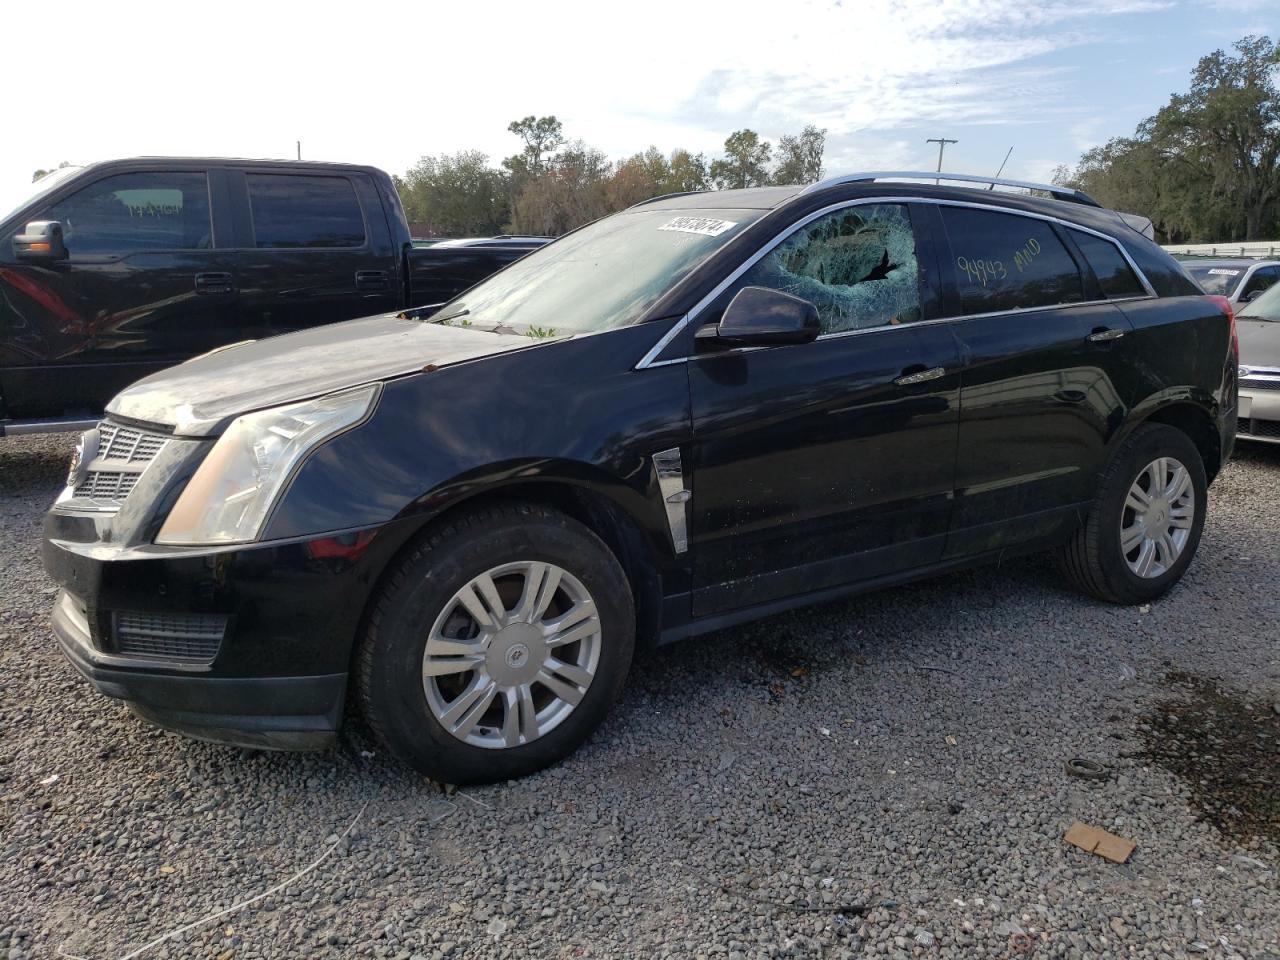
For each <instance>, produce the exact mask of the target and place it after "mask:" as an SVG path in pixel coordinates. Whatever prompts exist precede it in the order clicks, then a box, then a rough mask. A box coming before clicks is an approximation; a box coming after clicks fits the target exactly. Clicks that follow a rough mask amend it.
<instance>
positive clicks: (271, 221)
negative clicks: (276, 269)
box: [245, 173, 364, 249]
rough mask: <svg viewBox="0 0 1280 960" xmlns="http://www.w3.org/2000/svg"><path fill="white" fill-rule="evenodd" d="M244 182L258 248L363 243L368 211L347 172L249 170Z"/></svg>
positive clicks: (328, 246)
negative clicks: (364, 212) (362, 208)
mask: <svg viewBox="0 0 1280 960" xmlns="http://www.w3.org/2000/svg"><path fill="white" fill-rule="evenodd" d="M245 182H246V184H247V185H248V188H249V210H250V213H251V214H252V217H253V242H254V246H256V247H258V248H259V249H279V248H306V247H320V248H326V247H327V248H332V247H359V246H363V245H364V216H363V215H362V214H361V212H360V201H359V200H357V199H356V192H355V188H354V187H352V185H351V181H350V180H348V179H347V178H346V177H320V176H306V175H298V174H279V173H250V174H246V175H245Z"/></svg>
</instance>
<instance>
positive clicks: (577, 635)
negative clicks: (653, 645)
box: [422, 560, 601, 749]
mask: <svg viewBox="0 0 1280 960" xmlns="http://www.w3.org/2000/svg"><path fill="white" fill-rule="evenodd" d="M600 643H601V640H600V616H599V613H598V612H597V610H596V605H595V602H594V601H593V600H592V599H591V594H590V593H588V591H587V589H586V587H584V586H583V585H582V583H581V581H579V580H578V579H577V578H576V577H574V576H573V575H572V574H570V573H569V572H568V571H567V570H564V569H563V568H561V567H558V566H556V565H555V564H552V563H544V562H541V561H537V560H521V561H516V562H513V563H506V564H502V565H501V566H497V567H493V568H492V569H489V570H486V571H485V572H484V573H482V574H480V575H479V576H477V577H474V578H473V579H472V580H470V581H469V582H468V583H467V584H466V585H465V586H463V587H462V588H461V589H460V590H458V591H457V592H456V593H455V594H454V595H453V597H452V598H451V599H450V600H449V602H448V603H446V604H445V606H444V609H443V610H442V611H441V613H440V615H439V616H438V617H437V618H436V621H435V623H434V624H433V625H432V627H431V632H430V634H429V635H428V637H427V644H426V649H425V650H424V651H423V655H422V683H423V689H424V692H425V693H426V697H427V705H428V706H429V707H430V709H431V713H432V714H433V715H434V716H435V718H436V719H437V720H438V721H440V724H441V725H442V726H443V727H444V728H445V729H446V730H448V731H449V733H451V734H452V735H453V736H455V737H457V738H458V739H459V740H462V741H464V742H465V743H468V744H470V745H472V746H476V747H484V748H487V749H507V748H511V747H518V746H521V745H522V744H526V743H531V742H532V741H534V740H537V739H538V738H539V737H543V736H545V735H546V734H547V733H549V732H550V731H551V730H552V729H554V728H555V727H556V726H558V725H559V724H560V723H562V722H563V721H564V719H565V718H566V717H568V716H569V714H570V713H572V712H573V710H574V708H575V707H577V705H578V704H579V703H581V702H582V698H583V697H584V696H585V695H586V692H587V688H588V687H589V686H590V685H591V681H592V680H593V679H594V677H595V672H596V667H597V666H598V665H599V661H600Z"/></svg>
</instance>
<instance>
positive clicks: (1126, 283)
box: [1071, 230, 1147, 297]
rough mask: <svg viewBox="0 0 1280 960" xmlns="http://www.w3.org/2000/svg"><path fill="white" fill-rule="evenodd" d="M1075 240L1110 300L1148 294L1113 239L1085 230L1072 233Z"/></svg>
mask: <svg viewBox="0 0 1280 960" xmlns="http://www.w3.org/2000/svg"><path fill="white" fill-rule="evenodd" d="M1071 239H1072V240H1074V241H1075V244H1076V246H1077V247H1079V248H1080V252H1081V253H1083V254H1084V258H1085V259H1086V260H1088V261H1089V266H1091V267H1092V268H1093V273H1094V275H1095V276H1096V277H1097V278H1098V283H1099V284H1100V285H1101V286H1102V292H1103V293H1105V294H1106V295H1107V296H1108V297H1142V296H1145V295H1146V293H1147V290H1146V288H1145V287H1143V285H1142V283H1141V281H1139V280H1138V278H1137V276H1136V275H1135V274H1134V272H1133V268H1132V267H1130V266H1129V262H1128V261H1127V260H1125V258H1124V257H1123V256H1122V255H1121V253H1120V251H1119V250H1118V249H1117V248H1116V245H1115V244H1114V243H1112V242H1111V241H1110V240H1103V239H1102V238H1101V237H1095V236H1094V235H1093V234H1091V233H1085V232H1084V231H1083V230H1072V231H1071Z"/></svg>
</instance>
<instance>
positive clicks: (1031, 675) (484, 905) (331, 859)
mask: <svg viewBox="0 0 1280 960" xmlns="http://www.w3.org/2000/svg"><path fill="white" fill-rule="evenodd" d="M69 446H70V441H69V439H68V438H66V437H53V438H38V439H36V438H31V439H23V440H13V439H9V440H0V531H2V534H3V535H2V537H0V666H2V667H3V669H2V670H0V754H2V756H0V958H3V957H4V956H5V953H6V950H7V953H8V957H9V958H10V960H16V958H20V957H36V956H41V957H44V956H57V955H59V951H61V952H62V953H63V954H66V955H74V956H78V957H85V958H92V960H106V958H120V957H123V956H125V955H126V954H129V953H130V951H132V950H134V949H136V948H138V947H140V946H142V945H143V944H145V943H146V942H148V941H150V940H152V939H153V938H155V937H158V936H160V935H162V934H163V933H165V932H166V931H169V930H172V929H174V928H176V927H179V926H181V925H183V924H185V923H189V922H191V921H194V920H197V919H199V918H200V917H202V916H204V915H206V914H208V913H211V912H215V911H217V910H220V909H223V908H225V907H228V906H231V905H233V904H235V903H236V902H238V901H241V900H244V899H246V898H250V897H253V896H256V895H258V894H260V893H261V892H262V891H265V890H267V889H269V888H271V887H273V886H275V885H277V884H280V883H281V882H283V881H285V880H287V879H288V878H289V877H290V876H291V875H293V874H295V873H296V872H298V871H300V870H302V869H303V868H305V867H306V866H307V865H309V864H311V863H312V862H313V861H315V860H316V858H317V857H319V856H320V855H321V854H322V853H323V852H324V851H325V850H326V849H328V848H329V847H331V846H334V850H333V853H332V854H331V855H330V856H328V857H326V858H325V859H323V860H322V861H321V863H320V865H319V866H318V867H317V868H316V869H315V870H314V871H312V872H310V873H308V874H307V875H306V876H304V877H302V878H301V879H299V880H297V881H295V882H292V883H288V884H286V885H285V886H284V887H283V889H281V890H279V891H278V892H276V893H273V894H271V895H270V896H269V897H267V898H266V899H264V900H261V901H258V902H257V903H255V904H254V905H253V906H251V907H249V908H247V909H244V910H240V911H238V912H236V913H234V914H232V915H229V916H226V917H223V918H221V919H220V920H219V921H218V922H216V923H212V924H208V925H205V926H202V927H199V928H198V929H195V930H192V931H190V932H189V933H187V934H185V935H183V937H182V938H180V939H175V940H169V941H166V942H165V943H163V944H161V945H160V946H158V947H155V948H153V949H150V950H148V951H146V952H145V953H143V954H142V956H144V957H183V958H187V957H218V958H223V960H229V958H248V957H348V956H376V957H395V958H403V960H410V958H420V957H423V958H430V957H473V956H475V957H488V956H499V957H505V956H511V957H517V956H520V957H523V956H549V957H611V956H646V957H651V956H672V957H699V956H705V957H729V958H735V960H736V958H739V957H766V956H767V957H782V956H795V957H839V956H853V955H858V956H860V955H863V954H867V955H873V956H893V957H916V956H921V957H925V956H927V957H932V956H938V957H1011V956H1017V955H1019V954H1034V955H1035V956H1037V957H1058V956H1084V955H1092V956H1140V957H1183V956H1188V955H1192V956H1195V955H1206V956H1212V957H1231V956H1240V957H1250V958H1253V957H1266V956H1272V957H1277V956H1280V889H1278V880H1277V877H1278V869H1280V850H1278V849H1277V846H1276V838H1275V837H1274V836H1272V837H1266V836H1262V837H1257V836H1252V837H1251V836H1227V835H1224V834H1221V833H1219V832H1217V830H1216V829H1215V828H1214V827H1211V826H1209V825H1208V824H1207V823H1203V822H1200V821H1199V820H1198V819H1197V809H1196V808H1195V807H1194V806H1193V801H1194V798H1193V796H1192V792H1191V791H1190V790H1189V789H1188V787H1187V785H1186V783H1185V782H1183V781H1181V780H1179V779H1178V778H1177V777H1175V776H1174V775H1173V774H1171V773H1169V772H1166V771H1165V770H1164V769H1162V768H1160V767H1156V766H1149V765H1147V762H1146V761H1144V760H1141V759H1139V758H1138V757H1137V756H1136V755H1137V754H1138V753H1139V751H1140V750H1141V748H1142V733H1143V730H1144V729H1146V730H1148V732H1149V730H1150V727H1149V726H1147V725H1146V721H1145V719H1144V718H1145V717H1146V716H1147V712H1148V711H1149V710H1151V709H1153V706H1152V705H1153V704H1155V703H1156V702H1157V701H1159V700H1161V699H1162V698H1168V697H1171V696H1172V697H1176V696H1178V695H1179V693H1178V689H1177V688H1175V687H1172V686H1171V685H1170V684H1169V683H1168V682H1167V681H1166V679H1165V678H1166V676H1167V675H1168V674H1169V673H1170V672H1171V671H1173V670H1177V671H1182V672H1185V673H1189V674H1194V675H1197V676H1201V677H1205V678H1210V679H1213V680H1215V681H1216V682H1217V683H1218V684H1219V685H1220V686H1221V688H1222V689H1224V690H1230V691H1234V692H1235V694H1238V695H1239V696H1240V697H1242V698H1243V699H1244V700H1245V701H1247V703H1248V704H1249V706H1248V707H1246V709H1253V705H1255V704H1256V715H1257V716H1258V718H1259V734H1258V736H1259V738H1262V739H1260V742H1261V743H1263V744H1264V745H1265V743H1266V740H1265V738H1266V736H1268V734H1266V733H1264V732H1263V731H1264V729H1270V730H1272V731H1274V730H1275V727H1274V726H1271V727H1269V728H1268V727H1265V726H1264V720H1265V719H1266V717H1267V716H1268V715H1269V714H1268V713H1267V711H1268V710H1270V709H1271V705H1272V704H1280V644H1277V640H1276V638H1277V635H1278V634H1280V630H1278V629H1277V628H1278V626H1280V507H1278V506H1277V500H1276V493H1277V492H1278V491H1280V449H1275V450H1245V451H1242V453H1241V455H1240V457H1239V459H1237V461H1236V462H1234V463H1233V464H1231V465H1230V467H1229V468H1228V469H1227V471H1226V472H1225V474H1224V476H1223V477H1222V479H1221V480H1220V481H1219V482H1218V484H1217V485H1215V487H1214V488H1213V491H1212V497H1211V499H1212V505H1211V507H1212V509H1211V516H1210V519H1209V524H1208V527H1207V530H1206V536H1205V541H1204V543H1203V544H1202V546H1201V550H1200V555H1199V558H1198V559H1197V561H1196V562H1195V564H1194V565H1193V566H1192V568H1191V570H1190V572H1189V574H1188V576H1187V578H1186V579H1185V581H1184V583H1183V585H1182V586H1181V587H1179V588H1178V589H1176V590H1175V591H1174V592H1173V593H1172V594H1171V595H1170V596H1168V597H1167V598H1166V599H1164V600H1163V601H1160V602H1158V603H1156V604H1154V605H1153V606H1152V607H1151V608H1150V609H1149V610H1147V611H1146V612H1143V611H1140V610H1137V609H1116V608H1111V607H1106V606H1102V605H1099V604H1096V603H1093V602H1091V601H1088V600H1084V599H1081V598H1080V597H1079V596H1076V595H1074V594H1072V593H1070V592H1068V591H1067V590H1066V589H1064V588H1063V587H1062V586H1061V584H1060V582H1059V580H1058V578H1057V576H1056V574H1055V573H1054V571H1053V569H1052V567H1051V566H1050V565H1049V564H1048V563H1047V562H1045V561H1042V560H1040V559H1031V560H1025V561H1019V562H1017V563H1016V564H1012V565H1010V566H1008V567H1006V568H1004V569H999V570H997V569H985V570H979V571H975V572H972V573H968V574H961V575H956V576H950V577H946V578H943V579H939V580H935V581H931V582H927V583H923V584H920V585H916V586H911V587H907V588H903V589H898V590H895V591H891V592H885V593H881V594H876V595H873V596H868V597H864V598H860V599H856V600H852V601H847V602H842V603H835V604H830V605H826V606H823V607H820V608H816V609H812V610H807V611H804V612H801V613H798V614H790V615H784V616H778V617H775V618H772V619H770V620H767V621H763V622H761V623H757V624H753V625H750V626H746V627H742V628H738V629H734V630H727V631H724V632H722V633H719V634H716V635H714V636H711V637H707V638H704V639H701V640H696V641H691V642H689V643H686V644H684V645H682V646H677V647H673V648H668V649H665V650H662V651H659V652H657V653H656V654H653V655H650V656H648V657H645V658H644V659H643V660H642V662H640V663H639V664H637V666H636V668H635V670H634V672H633V675H632V679H631V681H630V684H629V688H628V692H627V693H626V695H625V697H624V699H623V701H622V702H621V703H620V704H619V705H618V707H617V709H616V710H615V711H614V713H613V715H612V717H611V718H610V720H609V721H608V722H607V723H606V725H605V727H604V728H603V729H602V730H601V731H600V733H599V734H598V735H597V736H596V737H594V739H593V740H592V741H591V743H590V744H588V745H587V747H586V748H585V749H583V750H582V751H581V752H580V753H578V754H577V755H576V756H575V757H573V758H572V759H571V760H569V761H568V762H566V763H565V764H563V765H561V766H560V767H558V768H556V769H554V770H551V771H549V772H546V773H543V774H541V775H538V776H534V777H530V778H528V779H526V780H524V781H521V782H518V783H509V784H505V785H499V786H494V787H488V788H483V789H468V790H466V791H464V792H462V793H457V794H452V795H450V794H446V793H444V792H441V791H440V790H438V789H436V788H435V787H433V786H432V785H430V784H428V783H426V782H424V781H422V780H421V779H419V778H417V777H415V776H413V775H410V774H409V773H407V772H406V771H405V770H403V769H401V768H400V767H398V766H396V765H395V764H394V763H392V762H390V761H388V760H387V759H386V758H384V757H382V756H379V755H375V754H371V753H370V752H369V751H370V750H371V747H370V744H369V742H368V740H367V739H366V738H365V737H364V736H363V735H362V734H361V733H360V732H359V731H358V730H356V731H353V732H351V733H350V734H349V735H348V736H347V737H346V738H345V741H344V744H343V746H342V747H341V748H340V749H337V750H334V751H331V752H329V753H325V754H313V755H283V754H262V753H257V754H255V753H249V752H242V751H237V750H231V749H226V748H221V747H215V746H209V745H205V744H200V743H195V742H192V741H189V740H186V739H183V738H180V737H177V736H173V735H170V734H165V733H160V732H157V731H156V730H154V729H152V728H150V727H148V726H147V725H145V724H144V723H142V722H141V721H138V720H136V719H134V718H133V717H132V716H131V715H130V714H129V713H128V712H127V711H126V710H125V709H124V708H123V707H122V706H121V705H119V704H118V703H116V702H114V701H109V700H106V699H103V698H100V697H98V696H96V695H91V694H90V691H89V688H88V687H87V686H86V685H85V684H84V683H83V682H82V681H81V680H80V679H79V678H78V677H77V676H76V675H75V674H74V672H73V671H72V669H71V667H70V666H69V665H68V664H66V663H65V662H64V661H63V659H62V657H61V656H60V655H59V654H58V653H57V651H56V649H55V645H54V641H53V640H52V638H51V636H50V633H49V630H48V628H47V626H46V614H47V608H48V606H49V603H50V599H51V594H52V588H51V585H50V583H49V581H48V580H47V579H46V577H45V576H44V574H43V572H42V570H41V568H40V564H39V555H38V543H39V530H40V519H41V514H42V513H43V511H44V509H45V508H46V507H47V505H48V503H49V501H50V500H51V499H52V498H53V496H54V495H55V493H56V491H57V488H58V486H59V484H60V481H61V477H62V474H63V470H64V461H65V456H66V453H67V451H68V449H69ZM924 667H930V668H936V669H928V670H926V669H921V668H924ZM1175 722H1176V721H1175ZM1273 755H1274V754H1273ZM1073 756H1083V757H1088V758H1092V759H1094V760H1097V761H1099V762H1101V763H1103V764H1105V765H1107V767H1108V768H1109V770H1110V773H1111V776H1110V777H1109V779H1107V780H1105V781H1103V782H1100V783H1091V782H1088V781H1084V780H1078V779H1072V778H1069V777H1067V776H1066V775H1065V773H1064V771H1063V761H1064V760H1065V759H1067V758H1069V757H1073ZM1264 772H1265V771H1264ZM1271 773H1272V774H1274V770H1272V771H1271ZM54 778H56V779H54ZM362 810H363V814H362V815H360V816H359V819H358V820H356V818H357V815H358V814H360V811H362ZM1077 819H1078V820H1082V821H1085V822H1087V823H1091V824H1094V825H1097V826H1100V827H1103V828H1105V829H1109V830H1111V831H1113V832H1115V833H1118V834H1121V835H1123V836H1126V837H1130V838H1132V839H1134V840H1136V841H1137V842H1138V848H1137V851H1136V852H1135V854H1134V855H1133V857H1132V859H1131V860H1130V861H1129V863H1128V864H1126V865H1123V866H1117V865H1114V864H1111V863H1108V862H1106V861H1104V860H1102V859H1100V858H1098V857H1095V856H1091V855H1089V854H1085V853H1083V852H1081V851H1078V850H1076V849H1074V848H1071V847H1067V846H1066V845H1064V843H1063V842H1062V835H1063V832H1064V831H1065V829H1066V828H1067V826H1069V825H1070V824H1071V822H1072V821H1073V820H1077ZM353 821H355V825H354V826H353V827H352V826H351V824H352V823H353ZM349 827H350V832H349V833H347V832H345V831H347V830H348V828H349ZM335 844H336V846H335ZM864 907H865V912H862V913H860V912H858V909H855V908H864ZM842 911H843V912H842ZM1268 951H1269V952H1268Z"/></svg>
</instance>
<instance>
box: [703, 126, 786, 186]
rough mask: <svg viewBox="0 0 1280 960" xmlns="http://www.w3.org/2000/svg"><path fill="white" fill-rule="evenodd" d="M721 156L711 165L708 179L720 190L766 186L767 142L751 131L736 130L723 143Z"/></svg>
mask: <svg viewBox="0 0 1280 960" xmlns="http://www.w3.org/2000/svg"><path fill="white" fill-rule="evenodd" d="M724 152H725V156H724V157H723V158H722V159H720V160H714V161H712V163H711V179H712V181H713V182H714V183H715V185H716V187H717V188H718V189H720V190H731V189H734V188H739V187H759V186H763V185H764V184H766V183H768V182H769V156H770V154H772V152H773V147H772V146H770V144H769V141H768V140H761V139H760V135H759V134H758V133H756V132H755V131H754V130H736V131H734V132H733V133H731V134H729V137H728V139H726V140H725V142H724Z"/></svg>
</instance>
